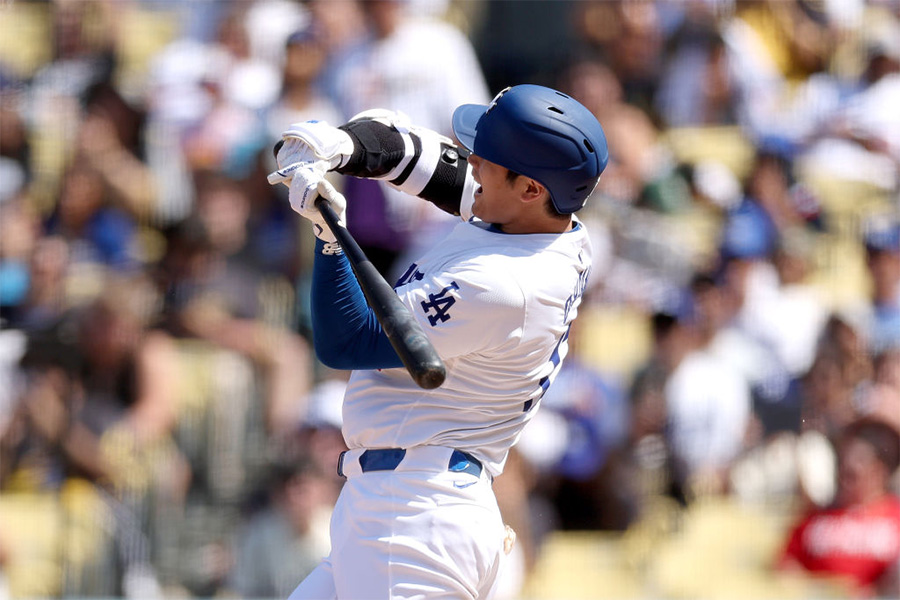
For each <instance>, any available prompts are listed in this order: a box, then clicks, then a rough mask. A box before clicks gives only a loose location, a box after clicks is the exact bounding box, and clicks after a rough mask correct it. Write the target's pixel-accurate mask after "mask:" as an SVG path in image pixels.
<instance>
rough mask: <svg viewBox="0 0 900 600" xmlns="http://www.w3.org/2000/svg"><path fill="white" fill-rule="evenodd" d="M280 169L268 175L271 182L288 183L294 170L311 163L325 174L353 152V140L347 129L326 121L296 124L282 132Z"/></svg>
mask: <svg viewBox="0 0 900 600" xmlns="http://www.w3.org/2000/svg"><path fill="white" fill-rule="evenodd" d="M281 139H282V141H283V142H284V144H283V145H282V146H281V148H280V149H279V150H278V154H277V155H276V157H275V158H276V160H277V162H278V170H276V171H274V172H272V173H271V174H269V177H268V179H269V183H270V184H273V185H274V184H276V183H284V184H285V185H289V182H290V179H291V177H293V174H294V172H295V171H296V170H297V169H298V168H301V167H304V168H305V167H310V166H312V167H313V168H315V169H316V170H318V171H320V172H322V173H325V172H327V171H331V170H333V169H336V168H338V167H340V166H341V165H342V164H343V163H344V162H346V160H347V158H349V156H350V155H351V154H353V140H352V139H351V137H350V136H349V135H347V132H345V131H342V130H340V129H338V128H337V127H333V126H331V125H329V124H328V123H326V122H325V121H305V122H302V123H294V124H292V125H291V126H290V127H289V128H288V129H287V130H285V131H284V132H283V133H282V134H281Z"/></svg>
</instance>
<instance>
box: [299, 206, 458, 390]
mask: <svg viewBox="0 0 900 600" xmlns="http://www.w3.org/2000/svg"><path fill="white" fill-rule="evenodd" d="M315 206H316V208H317V209H318V210H319V212H320V213H321V215H322V217H323V218H324V219H325V223H326V224H327V225H328V227H329V229H331V232H332V233H333V234H334V237H335V238H336V239H337V241H338V243H339V244H340V245H341V248H342V249H343V250H344V254H346V255H347V259H348V260H349V261H350V267H351V268H352V269H353V274H354V275H356V279H357V281H359V283H360V287H361V288H362V291H363V294H364V295H365V297H366V300H367V301H368V303H369V306H370V307H372V310H373V311H374V312H375V316H376V317H377V318H378V322H379V323H381V326H382V328H383V329H384V333H385V334H386V335H387V337H388V340H390V342H391V345H392V346H393V347H394V350H395V351H396V352H397V355H398V356H399V357H400V360H401V361H402V362H403V365H404V366H405V367H406V370H407V371H408V372H409V374H410V375H411V376H412V378H413V380H415V382H416V384H417V385H418V386H419V387H421V388H424V389H429V390H430V389H434V388H436V387H438V386H440V385H441V384H442V383H444V379H445V378H446V376H447V369H446V367H445V366H444V361H442V360H441V357H440V356H439V355H438V353H437V350H435V348H434V346H433V345H432V344H431V342H430V341H429V339H428V336H427V335H426V334H425V332H424V331H423V330H422V328H421V326H420V325H419V323H418V321H416V319H415V317H414V316H413V315H412V313H411V312H410V311H409V309H408V308H407V306H406V305H405V304H403V302H402V301H401V300H400V297H399V296H397V293H396V292H395V291H394V288H393V287H391V286H390V284H388V282H387V281H385V279H384V277H382V276H381V273H379V272H378V270H377V269H376V268H375V265H373V264H372V262H371V261H370V260H369V259H368V257H367V256H366V255H365V253H364V252H363V251H362V249H361V248H360V247H359V244H357V243H356V240H355V239H353V236H352V235H351V234H350V232H349V231H347V228H346V227H344V226H343V225H341V224H340V221H339V219H338V216H337V214H336V213H335V212H334V209H333V208H332V207H331V204H329V202H328V201H327V200H326V199H324V198H322V197H321V196H320V197H318V198H316V201H315Z"/></svg>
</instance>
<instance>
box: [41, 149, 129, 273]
mask: <svg viewBox="0 0 900 600" xmlns="http://www.w3.org/2000/svg"><path fill="white" fill-rule="evenodd" d="M44 229H45V231H46V233H47V234H50V235H57V236H59V237H61V238H62V239H64V240H65V241H66V243H67V244H68V246H69V251H70V262H71V264H72V265H73V268H76V267H77V268H82V269H83V270H84V271H87V270H90V269H93V270H96V269H98V268H103V267H109V268H111V269H114V270H122V271H125V270H129V269H133V268H136V267H137V264H138V257H139V252H138V248H137V245H136V244H137V238H136V232H137V223H136V221H135V219H134V217H133V216H132V215H131V214H129V213H128V212H126V211H125V210H123V209H122V208H120V207H118V206H116V204H115V203H113V202H111V201H110V198H109V193H108V188H107V185H106V182H105V180H104V178H103V176H102V175H101V174H100V173H99V172H98V171H97V170H96V169H94V168H93V167H91V166H90V165H88V164H87V163H85V162H76V163H74V164H73V165H72V166H71V167H70V168H69V169H67V171H66V173H65V176H64V178H63V182H62V188H61V190H60V195H59V200H58V202H57V204H56V208H55V209H54V211H53V212H52V213H51V214H50V216H49V217H48V218H47V220H46V222H45V224H44ZM79 273H81V271H80V272H79ZM85 275H86V276H87V273H85Z"/></svg>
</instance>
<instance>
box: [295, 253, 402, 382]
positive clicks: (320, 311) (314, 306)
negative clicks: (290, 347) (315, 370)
mask: <svg viewBox="0 0 900 600" xmlns="http://www.w3.org/2000/svg"><path fill="white" fill-rule="evenodd" d="M324 245H325V244H324V242H322V241H321V240H316V258H315V262H314V264H313V276H312V294H311V298H310V301H311V316H312V329H313V345H314V347H315V351H316V356H318V358H319V360H320V361H322V364H324V365H326V366H328V367H331V368H333V369H390V368H395V367H401V366H403V363H402V361H401V360H400V357H399V356H397V353H396V352H395V351H394V348H393V347H392V346H391V343H390V341H389V340H388V338H387V335H385V333H384V330H383V329H382V328H381V324H380V323H378V319H377V318H376V317H375V314H374V312H373V311H372V309H371V308H369V305H368V304H367V303H366V298H365V295H364V294H363V291H362V289H361V288H360V287H359V283H358V282H357V281H356V277H355V276H354V275H353V270H352V268H351V267H350V262H349V261H348V260H347V257H346V256H344V255H343V254H324V253H323V252H322V249H323V247H324Z"/></svg>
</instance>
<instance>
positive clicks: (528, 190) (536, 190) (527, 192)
mask: <svg viewBox="0 0 900 600" xmlns="http://www.w3.org/2000/svg"><path fill="white" fill-rule="evenodd" d="M522 180H523V183H524V187H523V188H522V200H524V201H525V202H534V201H536V200H540V199H542V198H544V197H545V195H546V194H547V188H545V187H544V186H543V185H541V184H540V183H538V182H537V181H535V180H534V179H531V178H530V177H522Z"/></svg>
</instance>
